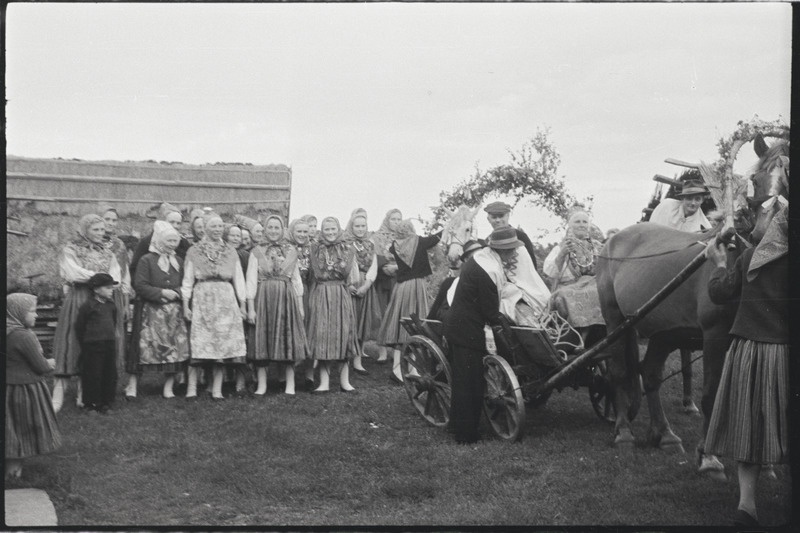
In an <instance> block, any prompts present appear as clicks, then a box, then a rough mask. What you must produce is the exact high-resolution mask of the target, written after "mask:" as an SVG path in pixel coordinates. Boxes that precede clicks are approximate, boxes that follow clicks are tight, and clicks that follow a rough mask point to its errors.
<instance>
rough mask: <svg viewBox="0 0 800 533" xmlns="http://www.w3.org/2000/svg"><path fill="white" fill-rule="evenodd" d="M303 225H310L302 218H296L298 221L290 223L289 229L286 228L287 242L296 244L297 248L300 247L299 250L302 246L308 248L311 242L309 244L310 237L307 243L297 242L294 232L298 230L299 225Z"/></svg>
mask: <svg viewBox="0 0 800 533" xmlns="http://www.w3.org/2000/svg"><path fill="white" fill-rule="evenodd" d="M301 224H305V225H308V222H306V221H305V220H303V219H302V218H296V219H294V220H292V221H291V222H290V223H289V227H288V228H286V240H287V241H289V242H290V243H292V244H294V245H295V246H297V247H298V249H299V248H300V247H301V246H308V244H309V242H308V237H306V241H305V242H300V241H298V240H297V238H296V237H295V236H294V230H295V228H297V226H299V225H301Z"/></svg>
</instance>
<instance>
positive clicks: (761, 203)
mask: <svg viewBox="0 0 800 533" xmlns="http://www.w3.org/2000/svg"><path fill="white" fill-rule="evenodd" d="M754 148H755V150H756V154H758V156H759V161H758V163H756V165H755V167H754V171H753V174H752V175H751V176H750V179H749V183H750V185H751V187H749V188H748V194H747V198H746V204H747V206H746V210H745V209H744V208H742V209H741V213H740V211H739V210H737V214H741V217H742V219H743V220H745V221H746V224H747V225H749V226H750V231H749V234H750V242H752V243H753V244H756V243H758V242H759V241H760V240H761V238H762V237H763V236H764V232H765V231H766V229H767V227H768V226H769V223H770V222H771V221H772V217H773V216H775V214H776V213H777V212H778V211H779V210H780V207H781V204H780V201H779V200H778V198H779V197H781V196H782V197H783V198H784V199H787V198H788V197H789V143H788V142H786V141H785V140H783V139H780V140H778V141H776V142H775V143H774V144H773V145H772V146H770V147H766V143H765V142H764V140H763V138H760V136H758V137H756V140H755V142H754ZM737 207H742V206H737ZM737 231H738V228H737Z"/></svg>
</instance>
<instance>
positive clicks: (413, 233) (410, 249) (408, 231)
mask: <svg viewBox="0 0 800 533" xmlns="http://www.w3.org/2000/svg"><path fill="white" fill-rule="evenodd" d="M417 244H419V237H417V230H416V229H414V224H413V223H412V222H411V219H409V218H407V219H405V220H403V221H402V222H400V224H399V225H398V226H397V239H396V240H395V241H394V251H395V252H397V257H399V258H400V259H402V260H403V262H404V263H405V264H407V265H408V266H409V267H410V266H412V265H413V263H414V256H415V255H416V253H417Z"/></svg>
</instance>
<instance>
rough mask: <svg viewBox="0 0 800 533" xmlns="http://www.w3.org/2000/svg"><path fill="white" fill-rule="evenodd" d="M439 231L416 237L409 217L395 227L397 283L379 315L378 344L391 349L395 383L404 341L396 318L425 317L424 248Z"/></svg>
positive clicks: (433, 241) (426, 263) (427, 269)
mask: <svg viewBox="0 0 800 533" xmlns="http://www.w3.org/2000/svg"><path fill="white" fill-rule="evenodd" d="M441 235H442V232H441V231H439V232H438V233H435V234H433V235H430V236H428V237H418V236H417V234H416V230H415V229H414V224H412V222H411V220H404V221H402V222H401V223H400V224H399V225H398V227H397V237H398V238H397V239H396V240H395V241H394V242H392V244H391V246H390V247H389V251H390V252H391V254H392V255H393V256H394V259H395V261H396V263H397V277H396V280H397V283H396V285H395V286H394V289H392V296H391V298H390V299H389V305H388V306H387V307H386V313H385V314H384V315H383V321H382V322H381V327H380V330H379V331H378V344H380V345H381V346H386V347H388V348H392V353H393V357H392V373H391V374H390V376H389V377H391V378H392V379H393V380H394V381H396V382H397V383H402V382H403V376H402V374H401V372H400V348H401V347H402V346H403V344H405V342H406V341H407V340H408V333H407V332H406V330H405V329H404V328H403V327H402V326H401V325H400V318H402V317H405V316H410V315H411V313H416V314H417V316H419V317H420V318H422V317H426V316H428V295H427V292H426V290H425V277H426V276H430V275H431V265H430V262H429V261H428V250H429V249H430V248H433V247H434V246H436V245H437V244H438V243H439V240H440V238H441Z"/></svg>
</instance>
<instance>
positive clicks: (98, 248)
mask: <svg viewBox="0 0 800 533" xmlns="http://www.w3.org/2000/svg"><path fill="white" fill-rule="evenodd" d="M98 222H103V218H102V217H101V216H100V215H95V214H88V215H84V216H83V217H81V219H80V220H79V221H78V237H77V238H76V239H74V240H72V242H70V243H68V244H67V246H68V247H69V248H70V249H72V250H73V251H74V252H75V256H76V257H77V258H78V260H79V261H80V262H81V266H82V267H84V268H88V269H89V270H94V271H97V272H108V271H109V270H110V269H111V258H112V257H114V254H113V252H112V251H111V250H109V249H108V248H107V247H106V243H105V241H103V242H102V243H95V242H92V241H90V240H89V238H88V237H87V236H86V232H87V231H89V228H90V227H92V226H93V225H94V224H97V223H98ZM103 223H105V222H103Z"/></svg>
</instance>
